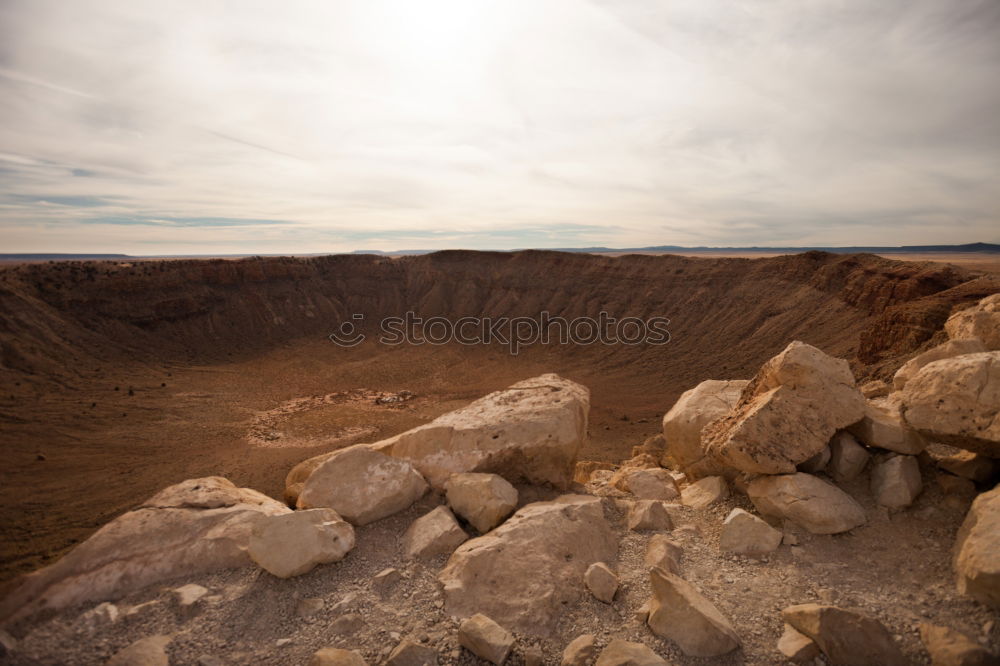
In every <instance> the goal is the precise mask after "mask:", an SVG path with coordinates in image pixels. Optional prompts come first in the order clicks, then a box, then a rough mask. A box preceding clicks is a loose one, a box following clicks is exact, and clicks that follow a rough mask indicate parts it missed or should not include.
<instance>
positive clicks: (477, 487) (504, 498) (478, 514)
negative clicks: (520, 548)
mask: <svg viewBox="0 0 1000 666" xmlns="http://www.w3.org/2000/svg"><path fill="white" fill-rule="evenodd" d="M444 488H445V494H446V497H447V498H448V506H450V507H451V508H452V510H453V511H454V512H455V513H456V514H457V515H459V516H461V517H462V518H464V519H465V520H467V521H468V522H469V524H470V525H472V526H473V527H475V528H476V530H478V531H479V533H480V534H486V533H487V532H489V531H490V530H492V529H493V528H494V527H496V526H497V525H499V524H500V523H502V522H503V521H504V519H505V518H506V517H507V516H509V515H510V514H512V513H514V509H515V508H517V489H516V488H514V486H512V485H510V483H508V482H507V480H506V479H504V478H503V477H502V476H500V475H498V474H483V473H480V472H465V473H463V474H454V475H452V476H451V478H449V479H448V481H447V482H446V483H445V484H444Z"/></svg>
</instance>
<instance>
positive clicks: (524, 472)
mask: <svg viewBox="0 0 1000 666" xmlns="http://www.w3.org/2000/svg"><path fill="white" fill-rule="evenodd" d="M589 410H590V392H589V391H588V390H587V388H586V387H584V386H582V385H580V384H577V383H576V382H572V381H569V380H568V379H563V378H562V377H560V376H559V375H555V374H547V375H540V376H538V377H533V378H531V379H527V380H525V381H523V382H518V383H517V384H514V385H512V386H511V387H509V388H507V389H504V390H502V391H497V392H495V393H491V394H489V395H487V396H485V397H483V398H480V399H479V400H476V401H475V402H473V403H472V404H470V405H468V406H466V407H463V408H462V409H459V410H456V411H454V412H449V413H448V414H444V415H443V416H440V417H438V418H436V419H434V420H433V421H431V422H430V423H428V424H426V425H423V426H419V427H417V428H414V429H412V430H408V431H407V432H404V433H402V434H400V435H397V436H395V437H392V438H390V439H387V440H384V441H381V442H378V443H376V444H374V445H373V447H374V448H375V449H376V450H378V451H381V452H383V453H385V454H387V455H390V456H393V457H394V458H399V459H402V460H407V461H409V462H411V463H412V464H413V465H414V466H415V467H416V468H417V469H418V470H419V471H420V473H421V474H423V475H424V477H425V478H426V479H427V481H428V482H429V483H430V484H431V486H432V487H433V488H434V489H435V490H441V489H443V488H444V484H445V482H446V481H447V480H448V477H450V476H451V475H452V474H455V473H458V472H492V473H494V474H499V475H501V476H503V477H504V478H505V479H507V480H508V481H510V482H512V483H517V482H526V483H533V484H547V485H551V486H554V487H556V488H560V489H566V488H568V487H569V485H570V484H571V483H572V482H573V471H574V467H575V465H576V458H577V454H578V453H579V451H580V447H581V446H582V444H583V442H584V441H585V439H586V437H587V415H588V412H589Z"/></svg>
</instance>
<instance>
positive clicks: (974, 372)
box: [901, 351, 1000, 458]
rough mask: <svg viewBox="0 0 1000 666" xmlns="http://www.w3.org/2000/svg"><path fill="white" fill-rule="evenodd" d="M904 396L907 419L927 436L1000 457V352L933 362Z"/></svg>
mask: <svg viewBox="0 0 1000 666" xmlns="http://www.w3.org/2000/svg"><path fill="white" fill-rule="evenodd" d="M901 400H902V413H903V417H904V418H905V419H906V422H907V423H908V424H909V425H910V426H911V427H913V428H915V429H917V430H919V431H920V432H921V433H922V434H923V435H925V436H926V437H928V438H930V439H933V440H935V441H937V442H940V443H942V444H948V445H950V446H954V447H957V448H960V449H966V450H968V451H973V452H975V453H982V454H984V455H986V456H989V457H991V458H1000V419H998V418H997V411H998V410H1000V351H992V352H984V353H981V354H966V355H964V356H956V357H955V358H949V359H944V360H941V361H934V362H933V363H928V364H927V365H925V366H924V367H923V368H922V369H921V370H920V372H918V373H917V374H916V376H914V377H913V378H912V379H911V380H910V381H908V382H907V383H906V388H905V389H903V391H902V397H901Z"/></svg>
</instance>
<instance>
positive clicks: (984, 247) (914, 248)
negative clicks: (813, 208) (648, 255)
mask: <svg viewBox="0 0 1000 666" xmlns="http://www.w3.org/2000/svg"><path fill="white" fill-rule="evenodd" d="M551 249H553V250H555V251H558V252H589V253H601V252H678V253H680V252H683V253H692V252H766V253H769V254H773V253H782V254H798V253H800V252H812V251H820V252H832V253H833V254H857V253H860V252H867V253H869V254H922V253H928V252H941V253H951V254H954V253H956V252H970V253H988V254H1000V245H997V244H995V243H966V244H965V245H902V246H898V247H884V246H876V245H872V246H862V245H851V246H845V247H822V246H818V245H809V246H802V247H762V246H759V245H752V246H749V247H706V246H698V247H683V246H680V245H651V246H647V247H627V248H611V247H559V248H551Z"/></svg>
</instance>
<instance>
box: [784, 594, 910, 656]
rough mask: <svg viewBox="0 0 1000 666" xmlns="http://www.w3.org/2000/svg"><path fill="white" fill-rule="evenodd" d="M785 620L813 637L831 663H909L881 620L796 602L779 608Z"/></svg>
mask: <svg viewBox="0 0 1000 666" xmlns="http://www.w3.org/2000/svg"><path fill="white" fill-rule="evenodd" d="M781 617H782V619H784V621H785V622H786V623H788V624H790V625H792V627H794V628H795V629H796V630H797V631H799V632H800V633H802V634H805V635H806V636H808V637H809V638H810V639H812V640H813V641H814V642H815V643H816V644H817V645H818V646H819V649H820V650H822V651H823V654H824V655H826V657H827V659H828V660H829V661H830V662H831V663H834V664H884V665H885V666H897V665H898V666H902V665H903V664H906V663H908V662H907V660H906V658H905V657H904V656H903V653H902V652H900V650H899V647H898V646H897V645H896V643H895V642H894V641H893V637H892V635H891V634H890V633H889V632H888V631H887V630H886V628H885V627H884V626H882V623H881V622H879V621H878V620H874V619H872V618H870V617H867V616H865V615H862V614H861V613H857V612H855V611H850V610H846V609H843V608H837V607H836V606H823V605H820V604H799V605H797V606H789V607H788V608H785V609H784V610H782V611H781Z"/></svg>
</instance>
